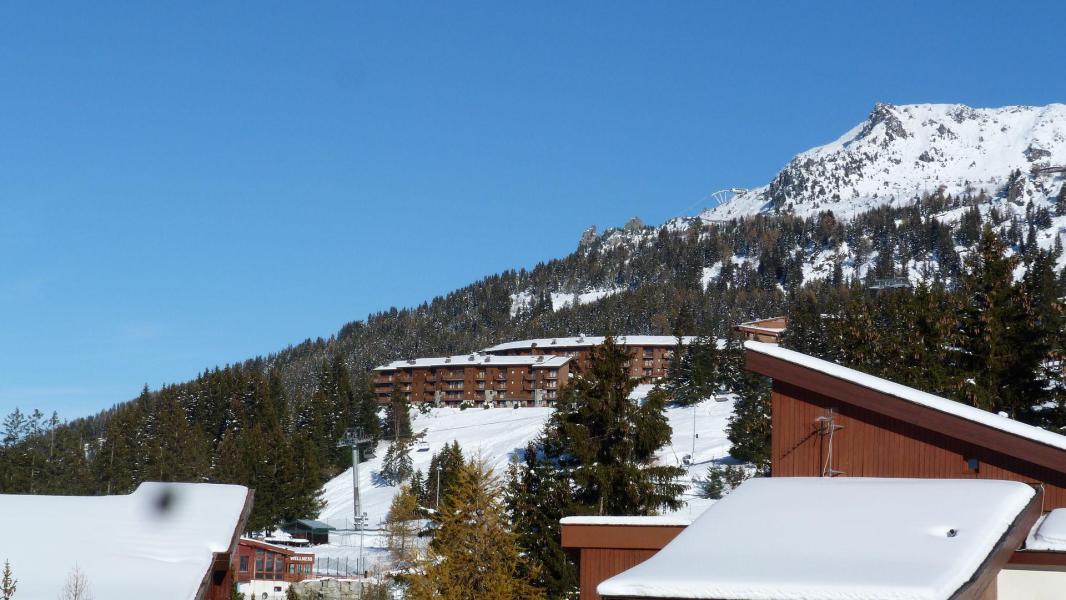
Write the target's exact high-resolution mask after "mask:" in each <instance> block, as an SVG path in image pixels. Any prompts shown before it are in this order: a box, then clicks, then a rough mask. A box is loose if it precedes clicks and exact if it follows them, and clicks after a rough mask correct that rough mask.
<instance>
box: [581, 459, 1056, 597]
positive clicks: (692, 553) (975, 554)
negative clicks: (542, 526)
mask: <svg viewBox="0 0 1066 600" xmlns="http://www.w3.org/2000/svg"><path fill="white" fill-rule="evenodd" d="M1042 500H1043V495H1042V493H1041V490H1040V489H1039V488H1034V487H1033V486H1030V485H1026V484H1024V483H1019V482H1014V481H992V480H965V479H962V480H944V479H881V478H860V477H855V478H829V477H826V478H817V477H785V478H762V479H751V480H748V481H746V482H744V483H743V484H741V485H740V486H739V487H738V488H737V489H735V490H734V491H733V492H732V493H730V494H729V495H728V496H726V497H725V498H724V499H722V500H720V501H719V502H717V503H716V504H714V505H713V506H711V507H710V508H709V509H708V510H707V511H706V512H704V513H703V515H702V516H700V517H699V518H698V519H696V521H695V522H694V523H693V524H692V525H691V526H689V527H688V528H686V529H685V530H684V531H682V532H681V533H680V534H679V535H678V536H677V537H676V538H675V539H674V540H673V541H672V542H670V543H669V544H667V545H666V547H664V548H663V549H662V550H661V551H660V552H658V553H657V554H656V555H655V556H652V557H651V558H649V559H648V560H646V561H644V562H642V563H641V564H639V565H637V566H635V567H633V568H631V569H629V570H627V571H625V572H624V573H621V574H619V575H616V576H614V577H612V578H610V579H607V580H606V581H604V582H603V583H601V584H599V586H598V587H597V589H598V592H599V595H600V596H601V597H602V598H606V599H611V600H622V599H641V600H650V599H653V598H654V599H662V600H666V599H671V600H672V599H682V598H684V599H705V600H755V599H758V600H798V599H804V598H809V599H818V600H847V599H853V598H862V599H863V600H895V599H899V598H907V599H913V600H995V599H996V597H997V578H998V577H999V574H1000V570H1001V569H1002V568H1003V567H1004V566H1005V565H1006V564H1007V562H1008V561H1009V560H1010V559H1011V557H1012V555H1013V554H1014V552H1015V550H1017V548H1018V547H1020V546H1021V545H1022V543H1023V542H1024V541H1025V538H1026V535H1027V534H1028V533H1029V531H1030V529H1031V528H1032V527H1033V524H1034V523H1035V522H1036V521H1037V519H1038V518H1039V517H1040V506H1041V501H1042ZM1063 590H1066V588H1059V591H1063Z"/></svg>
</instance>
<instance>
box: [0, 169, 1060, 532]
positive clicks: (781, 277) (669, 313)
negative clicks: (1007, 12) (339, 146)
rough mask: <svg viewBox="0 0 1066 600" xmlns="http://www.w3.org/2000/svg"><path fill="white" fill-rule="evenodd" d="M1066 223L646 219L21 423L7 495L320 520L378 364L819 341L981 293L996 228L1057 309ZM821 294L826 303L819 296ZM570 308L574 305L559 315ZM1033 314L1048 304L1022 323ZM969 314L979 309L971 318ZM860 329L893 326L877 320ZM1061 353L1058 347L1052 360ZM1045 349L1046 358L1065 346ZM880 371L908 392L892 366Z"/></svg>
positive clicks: (9, 430) (364, 418)
mask: <svg viewBox="0 0 1066 600" xmlns="http://www.w3.org/2000/svg"><path fill="white" fill-rule="evenodd" d="M1064 215H1066V195H1064V193H1062V192H1060V193H1059V194H1058V196H1057V198H1051V199H1048V200H1047V201H1043V202H1041V201H1039V200H1037V201H1032V200H1030V201H1028V202H1025V203H1024V204H1023V203H1021V202H1019V200H1018V198H1016V197H1011V196H1010V194H1009V190H1004V193H1003V194H1001V195H997V196H987V195H984V194H978V195H975V196H948V195H940V194H935V195H931V196H925V197H924V198H922V199H921V200H920V201H917V202H914V203H912V204H910V205H906V206H902V207H890V206H884V207H880V208H875V209H873V210H870V211H867V212H865V213H862V214H859V215H856V216H855V217H854V218H852V219H850V220H848V221H842V220H838V219H837V218H836V217H834V215H833V214H832V213H829V212H824V213H818V214H815V215H813V216H809V217H800V216H791V215H776V216H775V215H755V216H750V217H745V218H743V219H735V220H732V221H728V222H708V221H702V220H699V219H688V220H676V221H673V222H671V223H669V224H667V225H665V226H662V227H646V226H643V225H641V224H639V223H637V222H631V223H630V224H629V225H627V226H626V227H625V228H621V229H612V230H608V231H607V232H604V233H603V234H602V235H592V234H590V235H586V236H585V237H584V238H583V239H582V241H581V243H580V245H579V247H578V248H577V250H576V251H575V252H574V253H572V254H570V255H569V256H567V257H565V258H562V259H559V260H553V261H550V262H547V263H544V264H541V265H538V266H537V267H535V268H533V269H531V270H521V271H507V272H504V273H500V274H496V275H491V276H489V277H486V278H485V279H483V280H481V281H478V282H476V283H474V284H472V285H469V286H466V287H463V288H460V289H458V290H456V291H455V292H452V293H450V294H448V295H447V296H444V297H439V298H435V299H433V300H432V301H429V302H427V303H425V304H422V305H420V306H417V307H414V308H405V309H398V308H392V309H389V310H387V311H383V312H381V313H376V314H372V315H370V316H368V317H367V318H366V319H365V320H362V321H356V322H352V323H349V324H347V325H344V326H343V327H341V328H340V330H339V331H338V333H337V334H336V335H335V336H333V337H331V338H329V339H318V340H307V341H305V342H303V343H301V344H298V345H296V346H293V347H290V348H287V349H285V350H283V351H281V352H278V353H276V354H271V355H268V356H265V357H261V358H255V359H252V360H249V361H246V362H244V363H242V364H239V365H230V366H227V367H222V368H211V369H209V370H206V371H205V372H204V373H202V374H201V375H200V376H198V377H197V378H196V379H194V380H193V381H190V382H187V383H183V384H177V385H173V386H168V387H166V388H164V389H162V390H155V391H150V390H145V393H143V394H142V395H141V396H140V397H139V398H137V399H135V400H133V401H131V402H128V403H125V404H122V405H119V406H116V407H115V408H113V409H109V410H107V411H104V412H101V413H100V414H98V415H96V416H94V417H91V418H87V419H79V420H77V421H74V422H72V423H68V424H65V425H60V424H59V421H58V420H53V421H51V422H45V421H44V419H43V415H41V416H32V417H28V416H27V415H26V414H24V413H22V412H19V413H17V414H12V415H9V416H8V418H7V419H6V420H5V423H4V431H3V435H4V437H3V445H4V447H3V453H2V460H0V490H2V491H4V492H32V493H108V492H110V493H122V492H127V491H129V490H130V489H132V488H133V487H134V486H135V485H136V484H137V482H139V481H142V480H147V479H151V480H215V481H232V482H240V483H245V484H248V485H251V486H253V487H256V488H257V489H258V490H259V494H258V501H257V503H256V515H255V519H254V524H255V525H258V526H261V525H265V524H268V523H270V522H272V521H274V520H276V519H279V518H284V517H290V516H303V515H306V514H310V513H313V512H314V508H315V504H316V497H315V494H316V491H317V489H318V486H319V485H320V484H321V483H322V482H323V481H325V480H326V479H327V478H328V477H330V476H332V475H334V474H336V473H338V472H339V471H341V470H342V469H344V468H346V467H347V466H348V465H347V463H346V461H350V458H348V455H347V452H345V451H344V450H343V449H338V448H337V446H336V442H337V440H338V437H339V436H340V435H341V433H342V432H343V431H344V429H345V428H347V427H349V426H350V425H352V424H355V423H361V424H362V425H363V426H364V427H365V428H370V429H372V428H373V426H374V424H375V423H376V420H375V417H374V414H373V413H374V409H375V407H374V405H373V403H372V398H371V396H370V394H369V391H368V370H369V369H370V368H372V367H373V366H375V365H377V364H380V363H383V362H385V361H389V360H394V359H399V358H408V357H413V356H418V355H434V354H444V353H463V352H469V351H473V350H476V349H479V348H482V347H485V346H488V345H490V344H493V343H497V342H500V341H503V340H508V339H515V338H523V337H534V336H535V337H545V336H548V337H550V336H554V335H560V336H561V335H570V334H574V333H576V332H585V333H590V334H591V333H595V334H601V333H611V332H614V333H654V334H672V333H675V332H678V331H683V332H684V333H687V334H708V335H725V334H727V333H728V332H729V331H730V330H731V328H732V326H733V325H735V324H736V323H738V322H740V321H743V320H748V319H751V318H755V317H762V316H770V315H775V314H780V313H784V312H786V311H787V310H789V307H792V310H794V311H795V310H797V309H796V307H804V306H805V307H807V308H808V309H809V310H808V313H807V314H806V316H804V315H802V314H797V315H795V316H794V318H795V319H797V320H796V326H797V331H814V329H812V328H814V325H812V324H811V316H810V315H811V311H822V312H826V311H827V309H826V306H843V305H847V304H848V303H849V302H850V303H852V304H855V305H862V306H866V305H867V304H869V302H871V301H870V300H869V299H870V298H871V297H872V296H869V295H867V294H865V293H863V292H862V290H864V289H868V288H869V287H870V286H871V284H876V283H877V282H879V281H881V280H883V279H887V278H893V277H897V278H903V279H905V280H907V281H911V282H915V283H917V282H919V281H921V282H925V283H926V284H927V285H928V288H929V289H936V290H942V293H944V294H948V293H955V292H958V291H961V290H968V291H967V293H968V294H971V295H972V294H973V293H976V292H973V290H971V289H970V288H969V287H967V286H972V285H974V284H972V282H970V283H967V282H968V281H969V280H967V278H966V277H965V276H964V273H966V271H967V267H966V265H967V264H968V263H970V262H973V260H974V258H975V257H976V256H977V254H975V253H974V249H976V248H978V247H979V245H980V243H981V241H982V230H983V229H986V228H987V230H988V235H990V236H992V237H994V238H995V239H996V240H999V241H1000V242H1001V243H1002V246H1003V248H1002V254H1003V255H1004V256H1009V257H1010V258H1009V265H1008V266H1003V265H999V263H997V265H998V266H997V268H998V269H999V270H998V271H997V273H998V274H999V275H1000V276H1002V277H1006V278H1008V279H1012V280H1017V281H1022V280H1024V279H1025V276H1026V273H1034V274H1035V273H1038V274H1039V277H1040V281H1041V286H1042V287H1041V288H1040V290H1041V292H1040V293H1041V294H1043V300H1041V302H1043V303H1044V304H1045V305H1047V306H1051V305H1052V304H1055V299H1057V298H1059V297H1061V296H1063V291H1062V290H1063V272H1062V268H1061V265H1062V260H1063V257H1062V248H1061V244H1060V242H1059V238H1060V236H1059V232H1060V230H1061V228H1062V227H1063V226H1064V225H1066V216H1064ZM1033 265H1036V266H1037V267H1038V268H1037V269H1035V270H1034V269H1033ZM1032 277H1036V275H1033V276H1031V278H1032ZM875 287H876V286H875ZM922 289H926V288H922ZM812 294H813V298H815V299H816V301H814V300H811V301H809V302H806V301H805V300H804V299H810V298H811V297H812V296H811V295H812ZM560 297H567V298H570V301H569V302H562V303H560V302H559V301H558V299H559V298H560ZM952 297H953V298H964V299H965V296H952ZM849 298H850V299H849ZM582 302H587V303H584V304H583V303H582ZM804 302H806V303H804ZM834 302H835V303H836V304H833V303H834ZM929 302H933V300H929ZM1027 302H1031V300H1027ZM933 305H935V303H934V304H933ZM933 305H931V306H933ZM1056 305H1057V304H1056ZM871 306H877V305H876V304H871ZM1027 306H1028V305H1027ZM853 308H854V307H853ZM1023 308H1024V309H1025V310H1029V309H1032V308H1033V307H1032V306H1028V308H1026V306H1021V305H1018V306H1014V307H1013V308H1010V310H1021V309H1023ZM966 309H967V306H966V303H965V301H964V302H963V304H962V306H960V307H959V310H966ZM855 310H858V309H855ZM1005 310H1006V309H1005ZM1041 310H1043V309H1041ZM819 314H820V313H819ZM901 314H905V313H901ZM1023 314H1028V313H1023ZM877 316H878V315H877V314H874V315H873V317H877ZM907 316H908V318H910V317H913V316H914V315H907ZM915 318H916V317H915ZM805 319H806V320H805ZM975 319H976V317H975ZM968 322H974V323H976V322H977V321H974V320H971V321H968ZM862 326H863V327H869V330H868V332H877V331H879V329H880V328H879V327H878V325H877V322H876V319H873V320H872V321H870V322H864V323H863V324H862ZM903 326H904V325H900V327H903ZM803 328H806V329H803ZM952 331H953V330H952V328H951V327H950V326H949V324H941V329H935V330H933V332H932V333H930V335H931V336H934V337H931V338H923V339H925V340H926V342H927V344H930V345H932V347H930V348H926V350H927V351H928V352H929V353H931V354H932V355H934V356H935V354H936V352H937V348H938V347H939V346H937V344H939V343H941V342H938V341H937V338H936V337H935V336H936V335H941V334H944V335H947V334H949V333H951V332H952ZM862 333H863V331H862V330H861V328H860V326H859V325H858V324H856V325H854V326H853V327H852V328H851V329H848V330H847V332H846V334H844V333H836V334H833V335H828V334H825V335H823V336H822V337H821V338H818V339H824V345H823V346H822V347H817V348H814V347H812V348H811V349H810V350H811V351H812V352H813V351H817V352H819V353H823V354H826V353H828V354H830V355H832V354H833V352H834V350H833V347H832V345H833V344H842V345H844V344H845V343H850V344H851V345H849V346H847V347H848V348H853V350H849V351H851V352H865V353H867V354H870V353H877V352H882V351H886V352H887V351H890V350H893V347H892V345H891V344H887V343H881V344H878V345H870V346H869V347H864V346H862V345H861V344H860V345H859V347H858V348H855V347H854V346H855V340H862V339H866V338H864V337H861V335H859V334H862ZM879 335H882V337H883V336H884V332H880V333H879ZM974 335H981V333H980V332H979V331H977V332H974ZM849 336H858V337H849ZM904 337H905V336H904ZM811 339H815V338H813V337H812V338H811ZM946 339H953V338H950V337H949V338H946ZM1060 350H1061V345H1059V346H1058V347H1057V350H1055V351H1060ZM1041 352H1042V355H1041V358H1046V357H1047V356H1049V353H1051V352H1052V349H1051V348H1043V349H1042V350H1041ZM843 358H847V359H848V360H849V361H851V362H859V363H861V362H862V361H860V360H857V359H855V358H854V357H843ZM866 358H867V359H868V358H869V357H868V356H867V357H866ZM934 362H935V361H934ZM1030 362H1031V361H1030ZM885 364H886V365H891V366H892V367H893V368H897V367H899V368H902V367H905V366H907V365H912V364H920V365H925V364H929V363H928V362H921V361H919V362H914V361H911V362H907V361H906V360H897V361H896V362H890V361H889V362H885ZM877 372H879V373H882V374H886V375H889V376H892V377H894V378H898V379H901V380H903V381H904V382H906V381H908V378H907V377H906V376H905V375H899V374H894V373H893V372H891V370H889V369H888V367H886V368H883V369H877ZM961 372H963V371H956V372H955V373H956V375H957V373H961ZM952 377H954V378H953V379H951V381H953V382H954V383H952V384H950V385H948V384H945V386H940V387H937V388H936V389H935V391H940V392H942V393H945V394H947V395H949V396H953V397H956V398H957V399H960V400H967V401H973V402H974V403H977V404H978V405H982V406H987V407H990V408H991V407H997V406H999V404H997V402H998V401H988V400H987V399H984V398H982V396H981V394H983V393H985V392H981V393H978V392H977V391H973V392H970V391H967V390H966V389H963V388H960V387H959V385H961V384H959V383H958V381H957V379H958V377H956V376H954V375H953V376H952ZM963 380H965V377H963ZM978 383H980V382H978ZM953 386H954V387H953ZM992 389H993V390H995V389H997V388H992ZM999 389H1002V388H999ZM989 393H993V394H999V393H1006V392H995V391H993V392H989ZM1008 404H1009V405H1011V406H1017V407H1018V408H1017V410H1013V409H1012V410H1011V411H1010V412H1012V414H1016V415H1018V416H1019V417H1026V418H1029V417H1034V418H1035V415H1034V414H1033V412H1032V410H1029V409H1027V408H1026V407H1024V406H1021V405H1019V404H1018V401H1016V400H1010V401H1009V402H1008ZM1040 420H1041V421H1042V422H1046V423H1050V422H1051V421H1049V420H1048V419H1045V418H1041V419H1040ZM272 490H273V491H278V492H280V491H281V490H284V491H285V493H284V494H281V493H278V494H274V493H272ZM275 496H276V498H274V497H275ZM271 498H274V500H271Z"/></svg>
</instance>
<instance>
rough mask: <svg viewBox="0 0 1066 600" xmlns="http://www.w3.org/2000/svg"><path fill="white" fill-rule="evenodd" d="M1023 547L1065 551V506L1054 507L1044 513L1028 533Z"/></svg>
mask: <svg viewBox="0 0 1066 600" xmlns="http://www.w3.org/2000/svg"><path fill="white" fill-rule="evenodd" d="M1025 549H1026V550H1050V551H1053V552H1066V508H1056V509H1055V510H1053V511H1051V512H1049V513H1048V514H1046V515H1044V516H1043V518H1042V519H1041V520H1040V521H1038V522H1037V523H1036V525H1035V526H1034V527H1033V531H1032V533H1030V534H1029V538H1028V539H1027V540H1026V542H1025Z"/></svg>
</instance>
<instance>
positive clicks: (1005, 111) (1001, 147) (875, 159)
mask: <svg viewBox="0 0 1066 600" xmlns="http://www.w3.org/2000/svg"><path fill="white" fill-rule="evenodd" d="M1063 165H1066V105H1063V104H1050V105H1048V106H1043V107H1034V106H1007V107H1003V108H978V109H975V108H970V107H968V106H965V105H962V104H912V105H899V106H895V105H889V104H878V105H877V106H875V107H874V110H873V111H872V112H871V113H870V116H869V117H868V118H867V119H866V120H865V121H863V122H862V123H859V124H858V125H856V126H855V127H853V128H852V129H851V130H850V131H848V132H847V133H845V134H844V135H843V136H841V137H840V138H838V139H837V140H835V141H833V142H831V143H829V144H826V145H824V146H818V147H816V148H812V149H811V150H808V151H806V152H803V153H801V154H799V155H797V156H796V157H795V158H793V159H792V160H791V161H790V162H789V163H788V164H787V165H786V166H785V168H784V169H782V170H781V172H780V173H779V174H778V175H777V176H776V177H775V178H774V180H773V181H771V182H770V183H769V184H768V185H765V186H762V187H759V188H756V189H753V190H750V191H748V192H746V193H744V194H739V195H737V196H736V197H734V198H733V199H732V200H731V201H730V202H728V203H726V204H724V205H721V206H718V207H715V208H711V209H708V210H707V211H705V212H704V213H703V214H702V215H701V216H702V217H703V218H704V219H706V220H727V219H732V218H737V217H743V216H748V215H753V214H756V213H760V212H773V211H781V212H791V213H794V214H797V215H812V214H816V213H818V212H821V211H825V210H832V211H833V212H834V214H836V215H837V216H838V217H848V216H852V215H855V214H857V213H859V212H862V211H865V210H869V209H870V208H874V207H876V206H880V205H885V204H893V205H901V204H907V203H910V202H912V201H913V200H914V199H916V198H918V197H920V196H921V195H922V194H924V193H933V192H936V191H937V190H943V191H944V192H946V193H949V194H953V195H959V194H964V193H972V194H976V193H978V192H980V191H984V192H986V193H987V194H989V195H995V194H998V193H1000V192H1002V191H1003V188H1004V186H1005V185H1006V184H1007V183H1008V180H1009V178H1010V176H1011V173H1012V172H1014V171H1015V170H1020V171H1021V172H1022V173H1023V174H1025V175H1027V176H1028V175H1029V174H1030V172H1031V171H1032V170H1033V169H1041V168H1046V167H1056V166H1063ZM1060 185H1061V178H1059V177H1055V176H1053V174H1041V175H1037V176H1034V177H1027V178H1025V181H1024V184H1023V185H1021V189H1019V191H1020V192H1021V200H1022V202H1024V201H1025V200H1028V199H1034V198H1042V199H1046V198H1048V197H1050V196H1053V195H1054V194H1055V193H1056V192H1057V191H1058V187H1059V186H1060Z"/></svg>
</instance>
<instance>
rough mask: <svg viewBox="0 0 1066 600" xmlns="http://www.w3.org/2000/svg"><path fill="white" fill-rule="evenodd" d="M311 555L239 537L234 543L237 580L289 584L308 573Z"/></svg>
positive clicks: (310, 572)
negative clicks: (235, 547)
mask: <svg viewBox="0 0 1066 600" xmlns="http://www.w3.org/2000/svg"><path fill="white" fill-rule="evenodd" d="M314 563H315V555H314V554H311V553H309V552H297V551H295V550H293V549H291V548H286V547H284V546H278V545H275V544H271V543H268V542H265V541H262V540H255V539H251V538H241V540H240V542H239V543H238V545H237V582H238V583H247V582H249V581H253V580H260V581H277V582H286V583H291V582H294V581H303V580H304V579H308V578H310V577H311V576H312V570H313V568H314Z"/></svg>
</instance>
